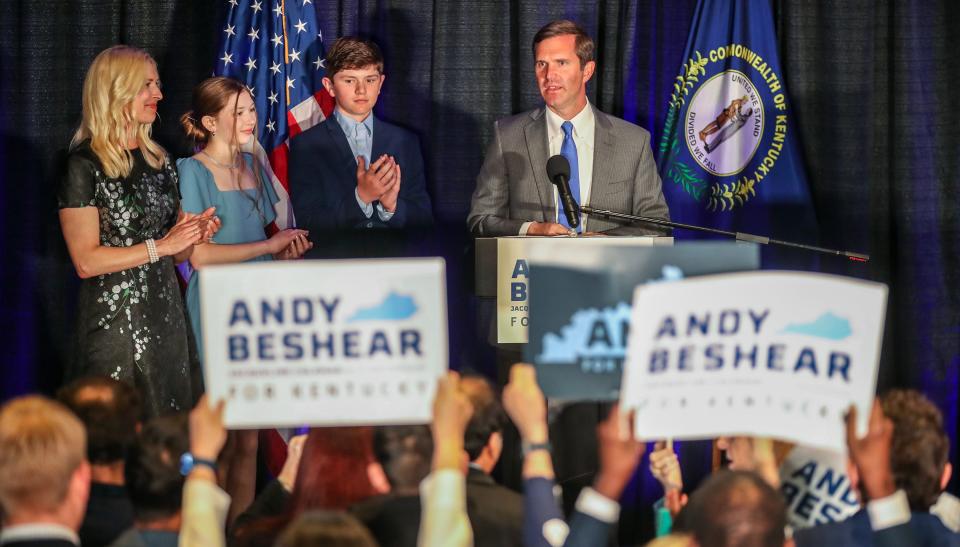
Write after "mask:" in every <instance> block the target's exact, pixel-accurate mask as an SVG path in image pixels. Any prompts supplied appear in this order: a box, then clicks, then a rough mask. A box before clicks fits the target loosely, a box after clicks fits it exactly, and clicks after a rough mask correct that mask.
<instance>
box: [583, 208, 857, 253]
mask: <svg viewBox="0 0 960 547" xmlns="http://www.w3.org/2000/svg"><path fill="white" fill-rule="evenodd" d="M580 212H581V213H584V214H587V215H596V216H602V217H607V218H615V219H621V220H629V221H630V222H644V223H647V224H656V225H658V226H667V227H670V228H680V229H682V230H691V231H694V232H702V233H707V234H715V235H722V236H726V237H729V238H733V239H736V240H737V241H747V242H750V243H759V244H760V245H776V246H779V247H790V248H793V249H803V250H805V251H813V252H817V253H823V254H829V255H835V256H842V257H845V258H847V259H849V260H851V261H853V262H869V261H870V255H868V254H864V253H855V252H853V251H841V250H839V249H828V248H826V247H818V246H816V245H807V244H805V243H797V242H794V241H784V240H781V239H771V238H770V237H768V236H759V235H755V234H748V233H746V232H731V231H729V230H720V229H718V228H709V227H707V226H696V225H694V224H683V223H682V222H672V221H670V220H663V219H662V218H652V217H644V216H639V215H629V214H627V213H619V212H616V211H609V210H607V209H595V208H593V207H590V206H588V205H582V206H580Z"/></svg>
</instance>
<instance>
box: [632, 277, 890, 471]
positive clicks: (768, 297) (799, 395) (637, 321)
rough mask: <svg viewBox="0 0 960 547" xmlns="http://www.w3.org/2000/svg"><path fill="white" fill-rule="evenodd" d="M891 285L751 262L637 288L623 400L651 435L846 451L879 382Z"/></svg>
mask: <svg viewBox="0 0 960 547" xmlns="http://www.w3.org/2000/svg"><path fill="white" fill-rule="evenodd" d="M886 299H887V287H886V286H885V285H882V284H879V283H871V282H867V281H859V280H854V279H850V278H845V277H838V276H831V275H825V274H812V273H797V272H753V273H736V274H724V275H717V276H707V277H701V278H697V279H685V280H683V281H678V282H674V283H659V284H653V285H644V286H640V287H638V288H637V290H636V293H635V295H634V301H633V308H634V311H633V316H632V319H631V324H630V338H629V342H628V348H627V360H626V365H625V366H624V374H623V389H622V390H621V405H622V406H623V407H624V408H629V409H636V411H637V419H636V433H637V435H639V436H640V437H641V438H644V439H651V440H652V439H664V438H671V437H672V438H678V439H702V438H712V437H717V436H721V435H753V436H761V437H773V438H777V439H783V440H786V441H793V442H796V443H799V444H804V445H808V446H812V447H818V448H823V449H827V450H834V451H836V452H840V453H844V452H845V450H846V448H845V435H844V425H843V424H844V422H843V416H844V414H845V413H846V411H847V409H848V407H849V406H850V404H851V403H853V404H856V405H857V410H858V413H859V414H858V417H859V424H858V426H859V427H860V433H861V434H863V433H865V432H866V422H867V419H868V417H869V415H870V406H871V403H872V400H873V394H874V388H875V386H876V375H877V364H878V359H879V354H880V344H881V334H882V332H883V317H884V310H885V307H886Z"/></svg>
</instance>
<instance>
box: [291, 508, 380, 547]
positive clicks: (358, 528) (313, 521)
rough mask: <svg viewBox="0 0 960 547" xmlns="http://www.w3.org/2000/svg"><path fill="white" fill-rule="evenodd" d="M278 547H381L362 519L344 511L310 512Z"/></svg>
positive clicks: (303, 516) (297, 520)
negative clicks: (318, 546) (378, 546)
mask: <svg viewBox="0 0 960 547" xmlns="http://www.w3.org/2000/svg"><path fill="white" fill-rule="evenodd" d="M275 545H276V547H313V546H314V545H323V546H324V547H377V542H376V540H374V539H373V536H372V535H370V532H369V531H367V529H366V528H365V527H364V526H363V524H361V523H360V521H359V520H357V519H356V518H354V517H352V516H350V515H349V514H347V513H345V512H343V511H307V512H306V513H303V514H301V515H300V516H298V517H297V518H296V519H294V520H293V522H291V523H290V525H289V526H288V527H287V529H286V530H284V531H283V533H282V534H280V537H279V538H278V539H277V543H276V544H275Z"/></svg>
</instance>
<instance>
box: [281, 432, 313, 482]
mask: <svg viewBox="0 0 960 547" xmlns="http://www.w3.org/2000/svg"><path fill="white" fill-rule="evenodd" d="M305 442H307V436H306V435H297V436H295V437H292V438H291V439H290V442H288V443H287V460H286V461H285V462H283V469H281V470H280V474H279V475H277V480H278V481H280V484H281V485H282V486H283V488H284V490H286V491H287V492H293V485H294V484H296V483H297V471H298V470H299V469H300V457H301V456H303V444H304V443H305Z"/></svg>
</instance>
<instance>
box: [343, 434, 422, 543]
mask: <svg viewBox="0 0 960 547" xmlns="http://www.w3.org/2000/svg"><path fill="white" fill-rule="evenodd" d="M373 452H374V455H375V456H376V458H377V463H378V464H379V465H376V466H371V467H370V474H371V482H374V483H377V484H379V483H382V482H383V481H386V482H387V483H388V484H389V489H390V492H389V493H387V494H385V495H383V496H377V497H375V498H371V499H369V500H366V501H363V502H360V503H358V504H357V505H354V506H353V507H351V508H350V512H351V513H353V515H354V516H356V517H357V518H359V519H360V521H361V522H363V523H364V525H366V527H367V528H368V529H369V530H370V532H371V533H372V534H373V537H375V538H376V540H377V543H378V544H379V545H380V547H416V545H417V533H418V532H419V527H420V491H419V489H418V488H419V486H420V481H422V480H423V479H424V478H425V477H426V476H427V475H429V474H430V458H431V455H432V453H433V440H432V439H431V437H430V428H429V427H427V426H425V425H410V426H384V427H378V428H376V430H375V431H374V435H373Z"/></svg>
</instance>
